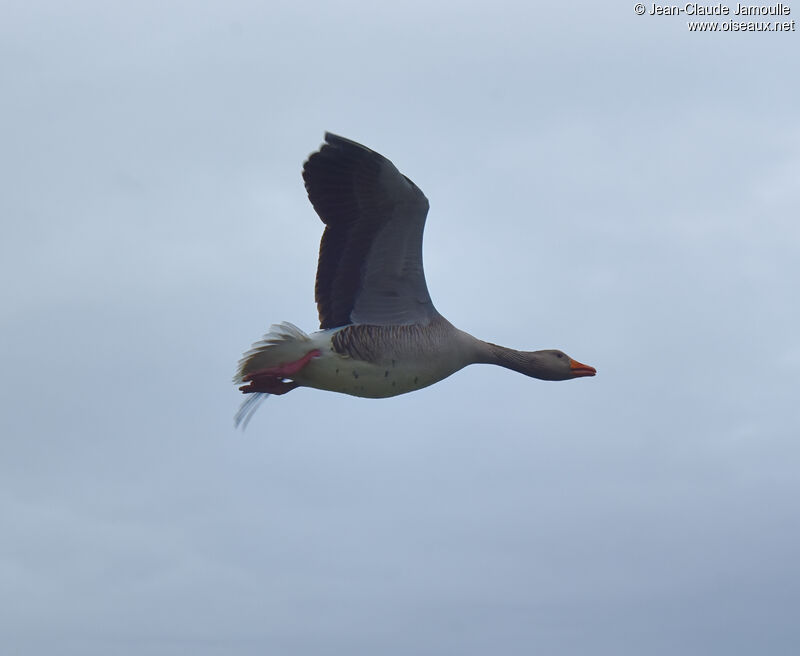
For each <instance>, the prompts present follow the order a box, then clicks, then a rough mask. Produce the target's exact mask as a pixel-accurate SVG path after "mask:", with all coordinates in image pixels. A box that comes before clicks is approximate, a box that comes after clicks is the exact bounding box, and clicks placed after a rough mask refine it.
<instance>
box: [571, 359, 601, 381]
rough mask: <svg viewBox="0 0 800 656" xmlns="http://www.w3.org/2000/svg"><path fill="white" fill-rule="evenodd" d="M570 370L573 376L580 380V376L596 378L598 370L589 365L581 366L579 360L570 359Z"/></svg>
mask: <svg viewBox="0 0 800 656" xmlns="http://www.w3.org/2000/svg"><path fill="white" fill-rule="evenodd" d="M569 368H570V369H572V373H573V375H574V376H575V377H576V378H578V377H579V376H594V375H595V374H596V373H597V369H595V368H594V367H590V366H589V365H588V364H581V363H580V362H578V361H577V360H573V359H572V358H570V360H569Z"/></svg>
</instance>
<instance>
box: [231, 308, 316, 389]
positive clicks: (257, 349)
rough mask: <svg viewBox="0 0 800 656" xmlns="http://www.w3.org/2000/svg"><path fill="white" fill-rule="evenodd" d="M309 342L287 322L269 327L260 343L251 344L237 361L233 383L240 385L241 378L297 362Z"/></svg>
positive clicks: (296, 328)
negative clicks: (268, 368)
mask: <svg viewBox="0 0 800 656" xmlns="http://www.w3.org/2000/svg"><path fill="white" fill-rule="evenodd" d="M309 341H311V338H310V337H309V336H308V335H307V334H306V333H304V332H303V331H302V330H300V329H299V328H298V327H297V326H295V325H294V324H292V323H289V322H288V321H284V322H283V323H276V324H274V325H273V326H270V330H269V332H268V333H267V334H266V335H264V337H263V338H262V339H261V341H258V342H256V343H255V344H253V346H252V348H251V349H250V350H249V351H248V352H247V353H245V354H244V356H243V357H242V359H241V360H239V368H238V370H237V371H236V375H235V376H234V377H233V382H234V383H242V382H244V381H243V380H242V378H243V377H244V376H246V375H247V374H249V373H252V372H254V371H259V370H260V369H266V368H267V367H274V366H277V365H279V364H281V363H283V362H292V361H293V360H299V359H300V358H302V357H303V356H304V355H305V354H306V352H307V351H308V345H307V343H308V342H309Z"/></svg>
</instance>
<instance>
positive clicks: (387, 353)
mask: <svg viewBox="0 0 800 656" xmlns="http://www.w3.org/2000/svg"><path fill="white" fill-rule="evenodd" d="M303 180H304V181H305V187H306V191H307V192H308V198H309V200H310V201H311V204H312V205H313V206H314V209H315V210H316V212H317V214H319V217H320V218H321V219H322V222H323V223H324V224H325V226H326V227H325V232H324V233H323V235H322V242H321V244H320V249H319V262H318V265H317V281H316V291H315V296H316V301H317V309H318V311H319V321H320V330H319V331H318V332H315V333H312V334H310V335H309V334H306V333H305V332H303V331H302V330H300V329H299V328H297V327H296V326H294V325H292V324H290V323H288V322H286V323H281V324H277V325H274V326H272V329H271V332H270V333H268V334H267V335H266V336H265V337H264V338H263V340H262V341H260V342H257V343H256V344H254V345H253V348H252V349H251V350H250V351H248V352H247V353H246V354H245V355H244V357H243V358H242V360H241V361H240V362H239V369H238V371H237V373H236V376H235V377H234V382H236V383H238V384H242V386H241V387H240V388H239V389H240V390H241V391H242V392H243V393H245V394H249V395H251V396H249V397H248V398H247V400H245V402H244V403H242V407H241V408H240V410H239V412H238V413H237V416H236V423H237V425H238V424H239V423H240V422H242V421H243V420H244V421H245V423H246V422H247V421H248V420H249V418H250V416H251V415H252V413H253V412H254V411H255V409H256V407H257V405H258V401H260V400H262V399H264V398H266V396H268V395H269V394H286V392H290V391H291V390H293V389H295V388H296V387H315V388H317V389H321V390H330V391H332V392H342V393H344V394H352V395H353V396H363V397H368V398H384V397H389V396H396V395H398V394H405V393H406V392H413V391H415V390H418V389H421V388H423V387H427V386H428V385H432V384H433V383H436V382H438V381H440V380H442V379H444V378H447V377H448V376H449V375H450V374H453V373H455V372H456V371H458V370H459V369H462V368H463V367H466V366H467V365H470V364H477V363H486V364H496V365H500V366H501V367H506V368H507V369H512V370H514V371H518V372H519V373H522V374H525V375H526V376H532V377H534V378H540V379H542V380H567V379H570V378H579V377H581V376H594V375H595V373H597V372H596V370H595V369H594V367H590V366H588V365H585V364H581V363H580V362H577V361H576V360H573V359H572V358H570V357H569V356H567V355H566V354H565V353H563V352H562V351H559V350H544V351H515V350H513V349H510V348H505V347H503V346H498V345H496V344H492V343H490V342H484V341H482V340H480V339H476V338H475V337H473V336H472V335H470V334H469V333H465V332H464V331H462V330H459V329H458V328H456V327H455V326H453V324H451V323H450V322H449V321H447V319H445V318H444V317H443V316H442V315H441V314H439V313H438V312H437V311H436V308H434V306H433V303H432V302H431V297H430V295H429V294H428V287H427V285H426V284H425V272H424V271H423V268H422V231H423V229H424V227H425V217H426V216H427V214H428V199H427V198H425V195H424V194H423V193H422V191H421V190H420V189H419V187H417V185H415V184H414V183H413V182H412V181H411V180H409V179H408V178H407V177H406V176H404V175H403V174H402V173H400V171H398V170H397V169H396V168H395V166H394V164H392V163H391V162H390V161H389V160H388V159H386V158H385V157H383V156H382V155H380V154H378V153H376V152H375V151H372V150H370V149H369V148H366V147H365V146H362V145H361V144H358V143H356V142H355V141H350V140H349V139H345V138H343V137H339V136H337V135H335V134H331V133H326V134H325V144H323V146H322V147H321V148H320V149H319V150H318V151H317V152H315V153H313V154H312V155H311V156H310V157H309V158H308V161H307V162H306V163H305V165H304V166H303Z"/></svg>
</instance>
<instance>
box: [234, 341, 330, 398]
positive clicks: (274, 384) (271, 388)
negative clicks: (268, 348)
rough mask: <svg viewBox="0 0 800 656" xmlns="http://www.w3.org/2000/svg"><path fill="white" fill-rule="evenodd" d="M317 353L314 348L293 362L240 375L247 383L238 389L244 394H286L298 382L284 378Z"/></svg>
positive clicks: (318, 353)
mask: <svg viewBox="0 0 800 656" xmlns="http://www.w3.org/2000/svg"><path fill="white" fill-rule="evenodd" d="M319 355H320V352H319V350H318V349H314V350H313V351H309V352H308V353H306V354H305V355H304V356H303V357H302V358H300V359H299V360H296V361H295V362H283V363H281V364H279V365H278V366H277V367H266V368H265V369H259V370H258V371H251V372H250V373H249V374H246V375H245V376H243V377H242V381H243V382H245V383H249V384H248V385H243V386H242V387H240V388H239V390H240V391H241V392H243V393H244V394H250V393H251V392H266V393H267V394H286V392H291V391H292V390H293V389H294V388H295V387H297V385H298V383H295V382H294V381H286V380H284V378H290V377H292V376H293V375H294V374H296V373H297V372H298V371H300V370H301V369H302V368H303V367H305V366H306V365H307V364H308V363H309V362H311V359H312V358H316V357H319Z"/></svg>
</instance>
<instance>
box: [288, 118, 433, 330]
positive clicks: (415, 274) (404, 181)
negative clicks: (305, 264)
mask: <svg viewBox="0 0 800 656" xmlns="http://www.w3.org/2000/svg"><path fill="white" fill-rule="evenodd" d="M325 141H326V143H325V144H324V145H323V146H322V148H321V149H320V150H319V151H318V152H316V153H314V154H313V155H311V157H309V158H308V161H307V162H306V163H305V166H304V167H303V180H304V181H305V184H306V190H307V191H308V198H309V200H310V201H311V204H312V205H313V206H314V209H315V210H316V211H317V214H319V216H320V218H321V219H322V221H323V223H325V225H326V228H325V232H324V234H323V235H322V243H321V244H320V248H319V264H318V265H317V284H316V300H317V308H318V310H319V320H320V326H321V327H322V328H335V327H336V326H344V325H347V324H349V323H361V324H376V325H401V324H411V323H427V322H428V321H429V320H430V319H431V317H433V316H434V315H435V314H436V310H435V309H434V307H433V303H431V297H430V296H429V295H428V287H427V285H426V284H425V272H424V271H423V269H422V231H423V229H424V227H425V216H426V215H427V214H428V199H427V198H425V195H424V194H423V193H422V191H420V189H419V188H418V187H417V185H415V184H414V183H413V182H411V180H409V179H408V178H407V177H406V176H404V175H403V174H402V173H400V171H398V170H397V169H396V168H395V166H394V164H392V163H391V162H390V161H389V160H388V159H386V158H385V157H383V156H382V155H379V154H378V153H376V152H374V151H372V150H370V149H369V148H366V147H364V146H362V145H361V144H358V143H356V142H355V141H350V140H349V139H344V138H342V137H338V136H336V135H335V134H331V133H329V132H326V133H325Z"/></svg>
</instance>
